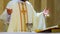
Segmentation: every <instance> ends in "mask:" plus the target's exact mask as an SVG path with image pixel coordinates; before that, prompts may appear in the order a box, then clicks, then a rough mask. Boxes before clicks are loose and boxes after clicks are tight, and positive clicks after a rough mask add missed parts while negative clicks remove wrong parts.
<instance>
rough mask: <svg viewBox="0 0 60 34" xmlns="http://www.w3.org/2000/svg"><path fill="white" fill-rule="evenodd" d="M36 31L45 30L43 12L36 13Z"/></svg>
mask: <svg viewBox="0 0 60 34" xmlns="http://www.w3.org/2000/svg"><path fill="white" fill-rule="evenodd" d="M36 29H38V30H45V29H46V22H45V16H44V14H43V12H40V13H37V28H36Z"/></svg>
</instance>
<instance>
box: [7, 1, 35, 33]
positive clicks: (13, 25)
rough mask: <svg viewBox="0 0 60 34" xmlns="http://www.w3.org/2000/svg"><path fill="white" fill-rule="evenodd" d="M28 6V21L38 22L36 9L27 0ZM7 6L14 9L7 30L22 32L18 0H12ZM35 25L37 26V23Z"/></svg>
mask: <svg viewBox="0 0 60 34" xmlns="http://www.w3.org/2000/svg"><path fill="white" fill-rule="evenodd" d="M26 6H27V11H28V23H36V12H35V10H34V9H33V7H32V5H31V4H30V3H29V2H28V1H26ZM7 8H10V9H12V10H13V11H12V14H11V20H10V24H9V27H8V31H7V32H21V24H20V21H21V20H20V19H21V18H20V11H19V6H18V1H10V2H9V3H8V5H7ZM22 22H23V21H22ZM33 27H34V28H35V24H33ZM34 28H33V29H34Z"/></svg>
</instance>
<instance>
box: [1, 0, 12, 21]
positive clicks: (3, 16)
mask: <svg viewBox="0 0 60 34" xmlns="http://www.w3.org/2000/svg"><path fill="white" fill-rule="evenodd" d="M11 3H12V1H10V2H9V3H8V4H7V6H6V9H5V10H4V12H3V13H2V14H1V15H0V19H1V20H4V21H7V17H8V14H7V9H12V4H11Z"/></svg>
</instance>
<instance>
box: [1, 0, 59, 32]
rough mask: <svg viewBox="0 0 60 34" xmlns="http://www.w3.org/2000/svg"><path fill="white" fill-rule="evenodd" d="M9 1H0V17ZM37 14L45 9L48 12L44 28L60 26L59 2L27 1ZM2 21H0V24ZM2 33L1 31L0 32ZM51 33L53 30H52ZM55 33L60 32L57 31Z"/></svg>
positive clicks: (47, 0) (55, 0) (48, 0)
mask: <svg viewBox="0 0 60 34" xmlns="http://www.w3.org/2000/svg"><path fill="white" fill-rule="evenodd" d="M9 1H11V0H0V15H1V14H2V13H3V12H4V9H5V7H6V5H7V3H8V2H9ZM28 1H29V2H30V3H31V4H32V5H33V7H34V9H35V10H36V12H37V13H39V12H41V11H43V9H45V8H47V9H49V11H50V17H47V18H46V26H47V27H50V26H54V25H57V24H58V25H60V0H28ZM1 22H2V21H0V23H1ZM1 31H2V30H1ZM52 31H53V32H54V31H55V30H52ZM56 31H58V32H59V31H60V29H57V30H56Z"/></svg>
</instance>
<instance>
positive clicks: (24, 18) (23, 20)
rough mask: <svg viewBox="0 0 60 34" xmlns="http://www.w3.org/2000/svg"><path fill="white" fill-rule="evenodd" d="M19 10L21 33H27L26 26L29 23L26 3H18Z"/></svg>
mask: <svg viewBox="0 0 60 34" xmlns="http://www.w3.org/2000/svg"><path fill="white" fill-rule="evenodd" d="M18 5H19V10H20V26H21V32H26V31H27V29H26V28H27V27H26V24H27V23H28V12H27V7H26V3H25V2H22V3H20V2H18Z"/></svg>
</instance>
